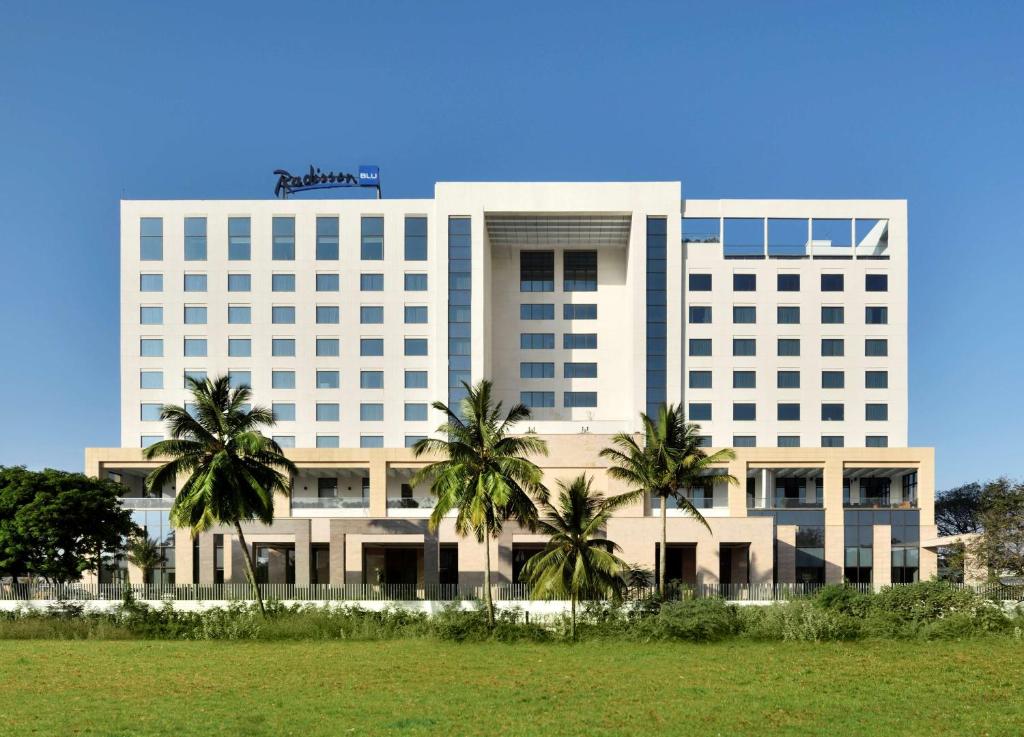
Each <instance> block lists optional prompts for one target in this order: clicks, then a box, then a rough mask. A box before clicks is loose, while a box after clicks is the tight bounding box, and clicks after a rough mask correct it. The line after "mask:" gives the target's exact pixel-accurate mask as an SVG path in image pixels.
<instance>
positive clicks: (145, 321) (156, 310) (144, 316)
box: [139, 307, 164, 325]
mask: <svg viewBox="0 0 1024 737" xmlns="http://www.w3.org/2000/svg"><path fill="white" fill-rule="evenodd" d="M163 322H164V308H163V307H140V308H139V324H140V325H163Z"/></svg>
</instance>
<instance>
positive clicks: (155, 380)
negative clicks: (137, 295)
mask: <svg viewBox="0 0 1024 737" xmlns="http://www.w3.org/2000/svg"><path fill="white" fill-rule="evenodd" d="M270 376H271V387H272V388H274V389H294V388H295V372H294V371H290V370H273V371H271V374H270ZM206 377H207V373H206V372H205V371H185V372H184V375H183V376H182V379H183V381H182V385H183V386H184V388H186V389H187V388H189V379H193V380H195V381H202V380H203V379H205V378H206ZM228 379H229V380H230V382H231V386H232V387H238V386H242V385H243V384H244V385H246V386H252V372H251V371H229V372H228ZM315 386H316V388H317V389H339V388H340V387H341V373H340V372H339V371H331V370H317V371H316V372H315ZM404 386H405V388H406V389H426V388H427V372H426V371H414V370H406V371H405V384H404ZM139 388H140V389H163V388H164V372H163V371H153V370H146V371H140V372H139ZM359 388H360V389H383V388H384V372H383V371H380V370H377V369H368V370H364V371H360V372H359Z"/></svg>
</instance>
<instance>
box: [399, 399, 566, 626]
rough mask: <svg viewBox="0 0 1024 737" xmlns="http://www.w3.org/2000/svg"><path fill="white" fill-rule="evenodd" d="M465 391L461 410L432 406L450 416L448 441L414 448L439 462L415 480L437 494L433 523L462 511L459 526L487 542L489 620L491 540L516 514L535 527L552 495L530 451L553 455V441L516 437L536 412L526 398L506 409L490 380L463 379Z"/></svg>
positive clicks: (445, 429) (490, 617)
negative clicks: (516, 429) (540, 504)
mask: <svg viewBox="0 0 1024 737" xmlns="http://www.w3.org/2000/svg"><path fill="white" fill-rule="evenodd" d="M463 387H465V389H466V397H465V398H464V399H463V400H462V401H461V402H460V404H459V412H458V413H456V412H455V411H454V410H453V409H451V408H450V407H448V406H447V405H446V404H444V403H443V402H434V404H433V406H434V409H436V410H438V411H440V412H443V413H444V414H445V418H446V419H445V422H444V424H442V425H441V426H440V427H439V428H438V429H437V431H438V433H439V434H441V435H442V436H443V437H444V438H445V439H444V440H440V439H436V438H426V439H423V440H420V441H419V442H417V443H416V445H414V446H413V451H414V453H415V454H416V457H420V456H422V455H425V454H426V455H434V456H438V457H440V458H441V460H438V461H434V462H433V463H430V464H428V465H427V466H425V467H424V468H422V469H421V470H420V471H418V472H417V473H416V475H415V476H414V477H413V480H412V484H413V485H414V486H415V485H417V484H419V483H421V482H423V481H428V482H429V483H430V490H431V492H432V493H433V494H434V496H435V497H437V504H436V505H435V506H434V511H433V512H432V513H431V515H430V520H429V525H430V529H431V530H432V531H436V530H437V528H438V526H439V525H440V524H441V520H442V519H444V517H445V515H447V514H448V513H449V512H450V511H452V510H456V511H457V513H456V516H455V531H456V532H457V533H458V534H459V535H460V536H462V537H466V536H469V535H473V536H474V537H476V539H477V542H479V543H482V544H483V546H484V604H485V606H486V608H487V621H488V623H489V624H491V625H493V624H494V602H493V601H492V597H491V550H490V547H491V546H490V541H491V540H492V539H497V537H498V536H499V535H500V534H501V531H502V528H503V526H504V524H505V522H506V521H508V520H514V521H516V522H518V523H519V524H521V525H523V526H525V527H526V528H528V529H535V528H536V525H537V518H538V514H537V507H536V505H535V504H534V499H536V500H537V501H539V502H544V501H546V500H547V489H545V488H544V485H543V484H542V483H541V480H542V474H541V470H540V468H538V467H537V464H535V463H534V462H533V461H531V460H530V459H529V458H528V456H530V455H547V450H548V446H547V443H546V442H544V440H543V439H542V438H539V437H537V436H536V435H534V434H533V433H526V434H525V435H512V434H511V433H512V428H513V427H515V425H516V424H517V423H519V422H522V421H523V420H526V419H528V418H529V417H530V410H529V408H528V407H526V406H525V405H523V404H515V405H513V406H512V407H511V408H510V409H509V410H508V412H507V413H505V414H502V409H503V407H502V403H501V402H498V403H497V404H495V403H494V401H493V399H492V397H491V382H490V381H487V380H486V379H485V380H483V381H481V382H480V383H479V384H477V385H476V386H469V384H466V383H465V382H463Z"/></svg>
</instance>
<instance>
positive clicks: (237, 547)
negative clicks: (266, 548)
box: [224, 535, 255, 583]
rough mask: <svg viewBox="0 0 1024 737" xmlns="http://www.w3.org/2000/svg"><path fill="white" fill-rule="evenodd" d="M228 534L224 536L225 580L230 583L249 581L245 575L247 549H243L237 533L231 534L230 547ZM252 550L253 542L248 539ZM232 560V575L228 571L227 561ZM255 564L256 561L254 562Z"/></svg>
mask: <svg viewBox="0 0 1024 737" xmlns="http://www.w3.org/2000/svg"><path fill="white" fill-rule="evenodd" d="M228 538H229V536H228V535H225V536H224V561H225V566H224V580H225V581H226V582H228V583H248V579H247V578H246V577H245V551H243V550H242V543H241V541H240V540H239V539H238V536H237V535H231V536H230V544H231V547H230V548H228ZM246 542H247V543H248V544H249V546H250V548H249V550H250V553H251V551H252V547H251V546H252V543H249V542H248V540H247V541H246ZM229 560H230V561H231V571H230V575H229V573H228V568H227V561H229ZM253 565H255V562H254V563H253Z"/></svg>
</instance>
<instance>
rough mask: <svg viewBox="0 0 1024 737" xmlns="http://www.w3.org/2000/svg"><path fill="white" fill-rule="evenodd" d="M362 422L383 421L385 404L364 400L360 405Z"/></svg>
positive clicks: (360, 419)
mask: <svg viewBox="0 0 1024 737" xmlns="http://www.w3.org/2000/svg"><path fill="white" fill-rule="evenodd" d="M359 421H360V422H383V421H384V405H383V404H380V403H378V402H363V403H362V404H360V405H359Z"/></svg>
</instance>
